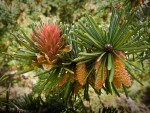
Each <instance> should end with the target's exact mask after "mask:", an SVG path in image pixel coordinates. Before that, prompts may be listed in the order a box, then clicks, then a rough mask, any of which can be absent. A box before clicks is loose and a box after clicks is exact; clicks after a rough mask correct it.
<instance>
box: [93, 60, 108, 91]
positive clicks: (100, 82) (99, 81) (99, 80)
mask: <svg viewBox="0 0 150 113" xmlns="http://www.w3.org/2000/svg"><path fill="white" fill-rule="evenodd" d="M99 66H100V62H96V63H95V70H96V74H97V72H98V74H97V80H96V81H95V88H96V89H101V88H102V87H103V84H104V82H105V80H106V74H107V70H106V67H105V69H104V80H102V77H101V73H102V68H101V67H100V69H99ZM98 69H99V70H98Z"/></svg>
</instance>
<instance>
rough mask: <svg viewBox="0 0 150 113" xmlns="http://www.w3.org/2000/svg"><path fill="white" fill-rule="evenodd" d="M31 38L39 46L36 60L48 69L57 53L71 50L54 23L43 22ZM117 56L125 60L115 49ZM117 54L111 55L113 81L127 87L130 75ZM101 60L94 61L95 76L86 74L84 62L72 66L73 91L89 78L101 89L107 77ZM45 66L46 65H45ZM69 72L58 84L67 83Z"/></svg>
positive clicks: (129, 82)
mask: <svg viewBox="0 0 150 113" xmlns="http://www.w3.org/2000/svg"><path fill="white" fill-rule="evenodd" d="M35 35H37V36H35ZM31 38H32V40H33V41H34V42H35V43H36V44H37V46H38V48H39V55H37V62H38V63H40V64H43V67H45V66H48V67H47V68H48V69H51V68H52V65H53V64H54V63H57V62H58V60H59V58H58V57H57V54H63V53H64V52H69V51H71V49H70V48H71V47H70V46H69V45H67V46H65V45H64V41H63V40H64V39H63V36H62V35H61V30H60V28H59V27H58V25H56V24H45V25H43V26H42V27H41V28H40V29H37V30H36V34H32V35H31ZM116 53H117V55H118V56H120V57H121V58H122V59H123V60H126V57H125V55H124V54H123V53H122V52H120V51H117V52H116ZM118 56H116V55H113V59H114V69H115V72H114V77H113V81H112V82H113V83H114V85H115V86H116V87H117V88H120V87H121V85H122V84H123V85H125V86H126V87H129V86H130V85H131V80H130V77H129V75H128V73H127V71H126V69H125V64H124V63H123V62H122V61H121V60H120V59H119V58H118ZM101 62H102V61H96V62H95V65H94V71H95V77H94V78H92V77H93V76H90V75H89V78H88V77H87V75H88V70H87V68H86V64H85V63H82V64H78V63H77V64H76V66H75V67H74V70H73V71H74V74H73V75H72V76H71V77H72V78H71V79H70V80H71V82H72V83H73V82H75V81H76V82H77V84H76V85H75V87H74V90H75V92H78V91H79V90H80V89H81V88H82V87H83V86H84V85H85V84H86V82H87V81H88V80H89V81H90V82H92V83H93V84H94V86H95V88H96V89H101V88H102V87H103V85H104V84H105V81H106V79H107V68H106V66H104V76H103V78H102V75H101V74H102V67H100V65H101ZM45 68H46V67H45ZM70 75H71V74H70V73H69V72H68V71H66V72H65V73H64V75H63V76H62V78H61V80H60V81H59V86H63V85H64V84H66V83H67V81H68V79H69V76H70Z"/></svg>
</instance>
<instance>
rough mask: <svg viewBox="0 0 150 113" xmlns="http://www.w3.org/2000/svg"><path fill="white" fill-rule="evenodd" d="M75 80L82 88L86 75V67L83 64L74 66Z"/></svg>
mask: <svg viewBox="0 0 150 113" xmlns="http://www.w3.org/2000/svg"><path fill="white" fill-rule="evenodd" d="M76 74H77V76H76V79H77V80H78V82H79V83H80V84H81V85H82V86H83V85H85V83H86V79H85V78H86V75H87V74H88V72H87V69H86V65H85V64H79V65H76Z"/></svg>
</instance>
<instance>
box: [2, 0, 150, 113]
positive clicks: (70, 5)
mask: <svg viewBox="0 0 150 113" xmlns="http://www.w3.org/2000/svg"><path fill="white" fill-rule="evenodd" d="M113 8H115V9H117V10H122V9H123V10H124V12H125V16H124V17H123V18H122V21H124V20H125V21H126V20H129V19H130V18H131V14H133V15H134V16H133V17H132V20H131V23H130V28H131V29H132V30H134V29H135V28H136V27H138V26H142V30H141V31H139V32H138V34H136V35H137V36H142V38H144V39H146V44H147V45H150V38H149V36H150V1H149V0H0V112H6V113H8V112H10V113H17V112H18V113H19V112H22V113H34V112H35V113H36V112H39V113H61V112H68V113H72V112H73V113H84V112H85V113H101V112H103V113H109V112H111V113H117V112H123V113H124V112H127V113H137V112H140V113H148V112H149V111H150V104H149V99H150V88H149V87H150V85H149V84H150V80H149V78H150V48H148V47H147V49H145V50H144V51H142V52H138V53H137V54H129V55H126V56H127V58H128V60H129V61H130V62H132V64H134V65H135V66H136V67H137V68H138V69H140V70H141V71H132V73H133V74H134V75H136V76H135V78H134V80H133V85H132V86H131V87H130V88H128V91H127V92H128V95H129V97H128V98H127V97H126V96H125V94H124V91H122V90H119V92H120V97H118V96H116V95H115V94H107V93H106V92H105V91H103V90H102V93H101V95H98V94H97V93H95V92H94V90H93V89H92V88H89V91H88V92H89V98H86V99H85V98H84V96H83V95H84V94H83V93H84V91H83V90H81V92H80V94H81V95H77V97H74V99H70V101H69V102H66V99H65V98H62V97H60V95H58V93H56V94H55V93H52V92H50V91H49V90H48V91H47V90H46V91H47V93H46V95H44V94H41V95H40V96H39V94H38V93H39V92H42V91H43V87H38V86H40V84H42V82H41V81H44V80H47V77H48V76H49V73H46V74H45V71H44V70H42V69H41V68H37V67H33V66H32V65H31V60H32V59H29V57H25V56H23V57H20V56H21V55H22V54H20V56H19V55H18V51H20V50H21V46H20V45H19V42H18V40H17V39H16V37H15V36H16V35H17V34H18V33H20V34H21V33H22V32H21V31H23V32H24V33H25V34H26V35H27V36H30V34H31V32H32V29H33V28H32V27H33V24H34V25H35V24H37V25H39V24H40V22H49V23H58V24H59V25H60V26H63V27H66V28H67V29H68V30H69V29H71V30H72V29H73V28H71V27H69V26H70V25H76V24H78V22H79V20H80V21H83V22H84V21H85V15H86V14H87V15H91V16H92V17H93V18H94V20H95V21H96V23H97V25H99V27H100V28H103V29H107V28H108V27H109V23H111V21H112V20H111V15H112V11H113ZM63 27H62V28H63ZM64 29H65V28H64ZM64 32H65V33H66V34H67V31H64ZM137 40H138V39H137ZM130 74H131V73H130ZM64 103H66V104H64Z"/></svg>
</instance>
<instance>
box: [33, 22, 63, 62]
mask: <svg viewBox="0 0 150 113" xmlns="http://www.w3.org/2000/svg"><path fill="white" fill-rule="evenodd" d="M36 34H37V37H36V36H35V34H34V33H32V34H31V38H32V40H34V41H35V42H36V43H37V45H38V47H39V50H40V52H41V53H44V54H46V55H47V56H48V57H49V60H50V61H53V60H54V59H56V58H55V57H56V56H55V55H56V54H58V53H60V50H61V49H62V46H63V39H62V37H61V29H60V28H59V26H58V25H56V24H44V25H43V26H42V27H40V28H39V29H36Z"/></svg>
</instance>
